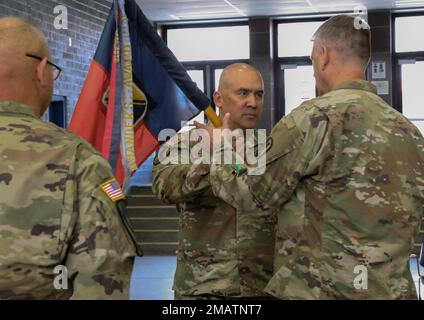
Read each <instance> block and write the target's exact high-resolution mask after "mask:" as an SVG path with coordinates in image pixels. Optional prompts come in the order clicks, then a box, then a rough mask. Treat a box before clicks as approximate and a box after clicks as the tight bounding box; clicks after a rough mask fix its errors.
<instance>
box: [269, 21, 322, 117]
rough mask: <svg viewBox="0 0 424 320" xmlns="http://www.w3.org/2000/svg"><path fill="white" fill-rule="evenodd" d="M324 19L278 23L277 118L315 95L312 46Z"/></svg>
mask: <svg viewBox="0 0 424 320" xmlns="http://www.w3.org/2000/svg"><path fill="white" fill-rule="evenodd" d="M325 19H326V18H322V19H319V20H317V19H316V20H314V21H311V20H309V21H308V20H304V21H290V20H287V21H285V22H277V24H276V28H275V30H276V32H277V42H278V43H277V52H276V53H277V54H278V66H277V69H276V70H277V74H276V85H277V89H276V93H277V95H278V96H277V108H276V121H278V120H279V119H281V118H282V117H283V116H284V115H286V114H289V113H290V112H291V111H292V110H293V109H294V108H296V107H298V106H299V105H300V104H302V102H303V101H306V100H309V99H312V98H315V97H316V90H315V79H314V76H313V68H312V62H311V60H310V58H309V57H310V55H311V51H312V46H313V41H312V37H313V35H314V33H315V32H316V30H317V29H318V28H319V26H320V25H321V24H322V23H323V22H324V20H325ZM275 30H274V31H275Z"/></svg>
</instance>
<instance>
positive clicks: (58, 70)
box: [26, 53, 62, 80]
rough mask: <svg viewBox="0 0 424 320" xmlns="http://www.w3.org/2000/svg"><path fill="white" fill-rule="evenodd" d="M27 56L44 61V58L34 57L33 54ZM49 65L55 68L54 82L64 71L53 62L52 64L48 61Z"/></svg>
mask: <svg viewBox="0 0 424 320" xmlns="http://www.w3.org/2000/svg"><path fill="white" fill-rule="evenodd" d="M26 56H27V57H29V58H33V59H37V60H40V61H43V59H44V58H41V57H38V56H34V55H33V54H29V53H27V54H26ZM47 64H48V65H50V66H52V68H53V80H56V79H57V78H59V75H60V73H61V72H62V69H61V68H60V67H59V66H58V65H56V64H54V63H53V62H50V61H49V60H47Z"/></svg>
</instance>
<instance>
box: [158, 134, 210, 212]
mask: <svg viewBox="0 0 424 320" xmlns="http://www.w3.org/2000/svg"><path fill="white" fill-rule="evenodd" d="M172 148H174V149H172ZM185 148H188V146H187V145H185V144H184V143H181V136H179V137H178V138H177V140H176V141H175V142H171V143H168V144H164V145H162V147H161V148H160V149H159V152H158V154H157V156H156V158H155V160H154V165H153V183H152V190H153V193H154V194H155V195H156V196H157V197H158V198H159V199H161V200H162V201H164V202H166V203H174V204H177V203H181V202H187V201H190V200H194V199H196V198H197V197H199V196H201V195H206V194H208V193H209V194H210V195H212V191H211V189H210V184H209V181H208V179H207V177H208V176H209V165H207V164H198V165H190V164H189V159H188V157H185V156H184V155H188V153H187V152H186V151H187V149H185ZM165 158H166V161H163V159H165Z"/></svg>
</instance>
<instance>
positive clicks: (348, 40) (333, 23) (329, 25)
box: [313, 15, 371, 67]
mask: <svg viewBox="0 0 424 320" xmlns="http://www.w3.org/2000/svg"><path fill="white" fill-rule="evenodd" d="M313 40H315V41H322V42H324V43H326V44H329V45H331V46H332V47H333V48H335V49H336V50H337V51H338V52H339V54H340V55H341V56H342V57H343V58H351V57H352V56H353V57H357V58H359V60H360V61H361V62H362V63H363V65H364V67H366V66H367V65H368V62H369V60H370V56H371V43H370V41H371V32H370V28H369V25H368V24H367V23H366V22H365V21H364V20H362V19H361V18H360V17H353V16H349V15H337V16H334V17H332V18H330V19H328V20H327V21H326V22H324V23H323V24H322V25H321V26H320V27H319V28H318V30H317V31H316V32H315V34H314V36H313Z"/></svg>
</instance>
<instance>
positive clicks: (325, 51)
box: [321, 46, 330, 71]
mask: <svg viewBox="0 0 424 320" xmlns="http://www.w3.org/2000/svg"><path fill="white" fill-rule="evenodd" d="M321 50H322V52H321V59H322V60H321V71H324V70H325V69H326V68H327V66H328V64H329V63H330V49H329V48H328V47H327V46H322V47H321Z"/></svg>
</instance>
